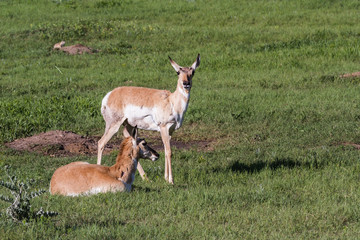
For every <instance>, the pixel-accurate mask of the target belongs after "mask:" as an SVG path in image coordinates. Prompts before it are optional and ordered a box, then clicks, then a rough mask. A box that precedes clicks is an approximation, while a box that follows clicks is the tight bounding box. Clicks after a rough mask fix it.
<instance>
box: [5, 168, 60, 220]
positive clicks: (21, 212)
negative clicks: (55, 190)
mask: <svg viewBox="0 0 360 240" xmlns="http://www.w3.org/2000/svg"><path fill="white" fill-rule="evenodd" d="M9 169H10V167H9V166H5V172H6V175H7V176H8V177H9V179H10V181H9V182H4V181H3V180H2V181H0V185H1V186H3V187H5V188H7V189H9V190H10V192H11V195H12V197H7V196H4V195H1V194H0V199H1V200H3V201H5V202H8V203H10V204H11V205H10V206H9V207H8V208H7V209H6V215H7V216H8V217H9V218H11V219H12V220H13V221H14V222H28V221H29V220H30V219H37V218H40V217H53V216H56V215H58V213H57V212H51V211H50V212H49V211H46V212H45V211H44V210H43V209H42V207H41V208H40V209H39V210H38V211H31V203H30V201H31V199H33V198H35V197H38V196H40V195H41V194H43V193H45V192H46V190H44V189H40V190H37V191H32V192H30V193H29V189H30V186H31V185H33V184H34V181H33V180H30V181H27V182H25V183H24V182H21V181H19V180H18V179H17V177H16V176H12V175H10V173H9Z"/></svg>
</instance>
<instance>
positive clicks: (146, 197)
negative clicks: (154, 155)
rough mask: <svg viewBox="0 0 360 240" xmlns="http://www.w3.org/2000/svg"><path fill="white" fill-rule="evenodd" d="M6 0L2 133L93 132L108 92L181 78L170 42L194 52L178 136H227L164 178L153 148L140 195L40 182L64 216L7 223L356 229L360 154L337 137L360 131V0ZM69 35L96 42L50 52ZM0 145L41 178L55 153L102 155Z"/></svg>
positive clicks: (302, 231)
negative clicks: (54, 192) (45, 153)
mask: <svg viewBox="0 0 360 240" xmlns="http://www.w3.org/2000/svg"><path fill="white" fill-rule="evenodd" d="M57 3H59V4H57ZM0 8H1V9H2V11H1V12H0V22H1V23H2V24H1V26H0V58H1V59H0V61H1V68H0V124H1V128H0V137H1V138H0V142H2V143H4V142H7V141H11V140H13V139H16V138H19V137H25V136H30V135H32V134H34V133H38V132H42V131H47V130H50V129H64V130H71V131H75V132H77V133H80V134H84V135H85V134H91V135H92V134H99V135H100V134H102V132H103V126H104V123H103V120H102V117H101V115H100V111H99V107H100V102H101V99H102V97H103V96H104V95H105V94H106V92H107V91H109V90H111V89H112V88H114V87H116V86H119V85H137V86H147V87H154V88H161V89H169V90H174V88H175V81H176V74H175V73H174V72H173V70H172V68H171V66H170V64H169V63H168V60H167V55H170V56H172V58H173V59H175V60H176V61H177V62H178V63H179V64H180V65H188V64H191V63H192V62H193V61H194V60H195V57H196V54H197V53H198V52H199V53H201V56H202V62H201V66H200V68H199V70H198V71H197V73H196V75H195V77H194V83H193V89H192V95H191V101H190V106H189V110H188V112H187V114H186V118H185V123H184V126H183V127H182V128H181V129H180V130H179V132H177V133H175V135H174V138H178V139H183V140H188V139H217V140H218V145H217V147H216V149H215V150H214V151H212V152H198V151H182V150H181V151H180V150H175V151H174V156H173V159H174V160H173V169H174V175H175V182H176V184H175V186H174V187H172V186H167V184H165V183H164V180H163V178H162V176H163V160H162V161H161V160H160V161H159V162H157V163H155V164H152V163H148V162H144V165H145V169H146V170H147V172H148V175H149V177H150V179H152V180H153V182H152V183H148V182H142V181H141V179H140V178H139V177H138V178H137V179H136V181H135V189H134V191H133V192H132V193H131V194H105V195H99V196H93V197H86V198H70V199H67V198H62V197H54V196H50V195H45V196H43V197H41V198H40V199H39V200H38V202H36V203H35V206H40V205H42V206H45V207H48V208H49V209H50V210H55V211H59V212H60V213H61V215H60V216H58V217H56V218H54V219H52V220H50V221H41V222H37V223H31V224H30V225H28V226H15V225H12V224H9V223H6V222H3V223H1V225H2V228H1V230H0V236H1V237H0V238H5V237H8V238H19V237H21V238H47V237H50V236H51V237H52V236H57V237H58V238H69V239H73V238H82V236H83V235H84V234H87V235H88V236H89V237H92V238H120V237H123V238H125V237H129V236H132V237H134V236H135V237H136V238H144V237H146V238H155V237H156V238H164V239H169V238H184V237H185V238H186V237H187V238H189V237H192V238H204V237H206V238H224V239H229V238H234V239H236V238H240V237H241V238H256V239H259V238H263V239H264V238H266V239H268V238H273V239H279V238H281V239H284V238H285V239H286V238H290V239H293V238H338V237H340V238H356V237H357V236H358V234H359V230H358V229H360V226H359V223H358V222H359V217H360V208H359V203H360V199H359V190H358V188H357V184H358V181H359V174H358V172H359V168H360V164H359V153H358V152H357V151H355V150H354V149H353V148H352V147H341V146H339V145H338V143H340V142H359V141H360V139H359V136H360V134H359V130H360V129H359V116H360V110H359V102H360V99H359V98H360V95H359V94H358V92H359V80H357V79H346V80H345V79H339V78H338V77H337V76H338V75H339V74H342V73H345V72H353V71H359V60H360V50H359V49H360V46H359V45H360V38H359V37H360V26H359V24H358V22H359V16H358V11H359V8H360V5H359V3H358V2H357V1H347V2H346V3H343V2H340V1H339V2H338V1H332V2H331V1H326V2H324V1H310V0H308V1H305V0H304V1H286V2H283V1H234V2H233V1H221V2H217V1H210V2H209V1H181V2H178V1H115V0H114V1H36V2H35V3H31V4H29V3H28V1H1V2H0ZM29 19H30V21H29ZM63 39H64V40H66V41H67V44H68V45H71V44H76V43H83V44H85V45H89V46H91V47H94V48H98V49H101V52H100V53H98V54H96V55H83V56H67V55H64V54H61V53H57V52H52V51H51V48H52V45H53V44H54V43H56V42H59V41H61V40H63ZM58 69H59V70H60V71H59V70H58ZM0 148H1V150H2V153H1V155H0V161H1V165H5V164H12V165H13V166H14V168H15V169H17V171H18V174H19V176H21V177H23V178H34V179H36V180H37V181H38V182H39V187H43V188H47V187H48V182H49V180H50V178H51V175H52V173H53V171H54V170H55V169H56V168H57V167H59V166H61V165H63V164H66V163H68V162H72V161H76V160H84V161H90V162H95V158H91V159H88V158H85V157H76V158H55V159H54V158H48V157H42V156H39V155H34V154H25V153H17V152H14V151H11V150H8V149H6V148H5V147H4V146H3V145H1V146H0ZM114 158H115V155H114V154H113V155H110V156H106V157H105V164H108V165H109V164H111V163H112V161H113V159H114ZM45 162H46V166H45V167H44V163H45ZM2 179H4V177H2ZM1 204H3V203H1ZM1 206H3V207H5V206H6V205H5V204H3V205H1Z"/></svg>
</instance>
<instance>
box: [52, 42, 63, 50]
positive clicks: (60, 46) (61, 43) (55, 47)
mask: <svg viewBox="0 0 360 240" xmlns="http://www.w3.org/2000/svg"><path fill="white" fill-rule="evenodd" d="M64 45H65V41H61V42H59V43H56V44H55V45H54V47H53V49H60V48H62V47H63V46H64Z"/></svg>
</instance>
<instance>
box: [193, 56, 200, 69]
mask: <svg viewBox="0 0 360 240" xmlns="http://www.w3.org/2000/svg"><path fill="white" fill-rule="evenodd" d="M199 65H200V53H199V54H198V56H197V58H196V61H195V62H194V63H193V65H191V68H192V69H194V70H195V69H196V68H197V67H198V66H199Z"/></svg>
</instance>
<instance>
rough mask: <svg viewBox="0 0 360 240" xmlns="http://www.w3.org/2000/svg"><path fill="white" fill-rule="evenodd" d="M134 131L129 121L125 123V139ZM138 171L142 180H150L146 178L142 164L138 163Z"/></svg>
mask: <svg viewBox="0 0 360 240" xmlns="http://www.w3.org/2000/svg"><path fill="white" fill-rule="evenodd" d="M133 129H134V127H133V126H131V125H130V124H129V123H128V122H127V121H125V122H124V130H123V135H124V137H129V136H130V133H131V132H132V130H133ZM137 170H138V172H139V174H140V177H141V178H142V180H147V181H148V180H149V179H148V178H147V176H146V173H145V171H144V169H143V167H142V166H141V164H140V162H138V165H137Z"/></svg>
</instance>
